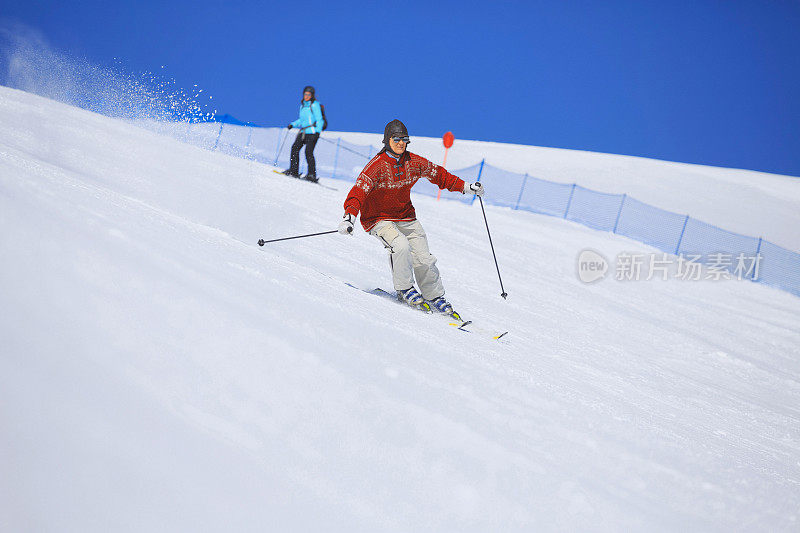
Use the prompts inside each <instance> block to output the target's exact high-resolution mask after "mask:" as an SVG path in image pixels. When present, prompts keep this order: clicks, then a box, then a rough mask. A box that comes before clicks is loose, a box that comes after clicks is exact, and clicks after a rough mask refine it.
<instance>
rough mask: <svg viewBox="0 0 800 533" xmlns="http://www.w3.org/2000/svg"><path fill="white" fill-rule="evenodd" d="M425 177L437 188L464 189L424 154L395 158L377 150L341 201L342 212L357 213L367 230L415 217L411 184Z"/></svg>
mask: <svg viewBox="0 0 800 533" xmlns="http://www.w3.org/2000/svg"><path fill="white" fill-rule="evenodd" d="M420 178H425V179H427V180H429V181H430V182H431V183H433V184H434V185H437V186H438V187H439V188H440V189H447V190H449V191H453V192H464V180H462V179H461V178H459V177H458V176H454V175H453V174H450V173H449V172H447V171H446V170H445V169H444V168H443V167H440V166H439V165H435V164H433V163H431V162H430V161H428V160H427V159H425V158H424V157H421V156H418V155H417V154H412V153H411V152H409V151H408V150H406V151H405V152H403V155H401V156H400V160H399V161H395V159H394V158H393V157H392V156H390V155H389V154H387V153H386V152H381V153H379V154H378V155H376V156H375V157H373V158H372V160H371V161H370V162H369V163H367V166H365V167H364V170H362V171H361V174H359V176H358V179H356V184H355V185H353V188H352V189H350V193H349V194H348V195H347V199H346V200H345V201H344V211H345V213H350V214H351V215H353V216H357V215H358V213H359V211H360V212H361V225H362V226H364V230H365V231H367V232H369V230H371V229H372V228H373V227H374V226H375V224H377V223H378V222H379V221H381V220H395V221H406V220H416V218H417V214H416V212H415V211H414V206H413V205H411V187H413V186H414V184H415V183H416V182H417V180H418V179H420Z"/></svg>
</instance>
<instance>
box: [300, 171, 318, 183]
mask: <svg viewBox="0 0 800 533" xmlns="http://www.w3.org/2000/svg"><path fill="white" fill-rule="evenodd" d="M303 179H304V180H308V181H313V182H314V183H316V182H318V181H319V178H318V177H317V175H316V174H312V173H310V172H309V173H308V174H306V175H305V176H303Z"/></svg>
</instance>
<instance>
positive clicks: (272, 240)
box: [258, 229, 352, 246]
mask: <svg viewBox="0 0 800 533" xmlns="http://www.w3.org/2000/svg"><path fill="white" fill-rule="evenodd" d="M351 231H352V230H351ZM331 233H339V230H338V229H334V230H331V231H323V232H320V233H309V234H308V235H296V236H294V237H283V238H281V239H271V240H269V241H265V240H264V239H258V245H259V246H264V245H265V244H267V243H268V242H278V241H290V240H292V239H303V238H305V237H315V236H317V235H329V234H331Z"/></svg>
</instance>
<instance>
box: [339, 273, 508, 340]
mask: <svg viewBox="0 0 800 533" xmlns="http://www.w3.org/2000/svg"><path fill="white" fill-rule="evenodd" d="M345 285H347V286H348V287H352V288H354V289H358V290H359V291H361V292H366V293H367V294H373V295H375V296H380V297H381V298H386V299H388V300H391V301H393V302H395V303H396V304H399V305H405V306H407V307H410V308H411V309H416V310H417V311H422V312H424V313H425V314H429V315H438V316H441V317H443V318H446V319H448V323H447V325H448V326H452V327H454V328H456V329H458V330H459V331H463V332H465V333H480V334H487V335H491V338H492V339H493V340H500V339H501V338H503V337H505V336H506V335H507V334H508V331H504V332H502V333H499V334H498V333H490V332H488V331H486V330H484V329H482V328H477V327H476V326H474V325H473V323H472V321H471V320H463V319H462V318H461V316H460V315H459V314H458V313H456V312H455V311H454V312H453V313H450V314H448V313H437V312H435V311H434V310H433V309H431V306H430V305H429V304H428V302H423V303H422V304H421V305H419V306H410V305H408V304H407V303H405V302H403V301H401V300H399V299H398V298H397V293H395V292H393V291H392V292H389V291H386V290H383V289H381V288H375V289H372V290H368V289H362V288H361V287H356V286H355V285H353V284H352V283H347V282H345ZM450 320H455V322H451V321H450Z"/></svg>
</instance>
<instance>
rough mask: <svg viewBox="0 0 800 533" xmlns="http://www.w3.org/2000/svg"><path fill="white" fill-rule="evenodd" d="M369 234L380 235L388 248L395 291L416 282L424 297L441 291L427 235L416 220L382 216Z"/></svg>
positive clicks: (406, 287)
mask: <svg viewBox="0 0 800 533" xmlns="http://www.w3.org/2000/svg"><path fill="white" fill-rule="evenodd" d="M369 234H370V235H374V236H375V237H377V238H378V239H380V241H381V243H382V244H383V246H384V247H385V248H386V249H387V250H388V251H389V261H390V264H391V268H392V280H393V282H394V288H395V290H397V291H402V290H406V289H408V288H410V287H412V286H413V285H414V277H416V278H417V283H418V284H419V292H420V293H421V294H422V297H423V298H425V299H426V300H433V299H434V298H438V297H439V296H443V295H444V286H443V285H442V279H441V277H440V276H439V269H438V268H436V258H435V257H434V256H433V255H431V252H430V250H429V249H428V237H427V236H426V235H425V230H424V229H422V224H420V223H419V221H418V220H412V221H410V222H394V221H391V220H381V221H380V222H378V223H377V224H375V226H374V227H373V228H372V230H370V232H369Z"/></svg>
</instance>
